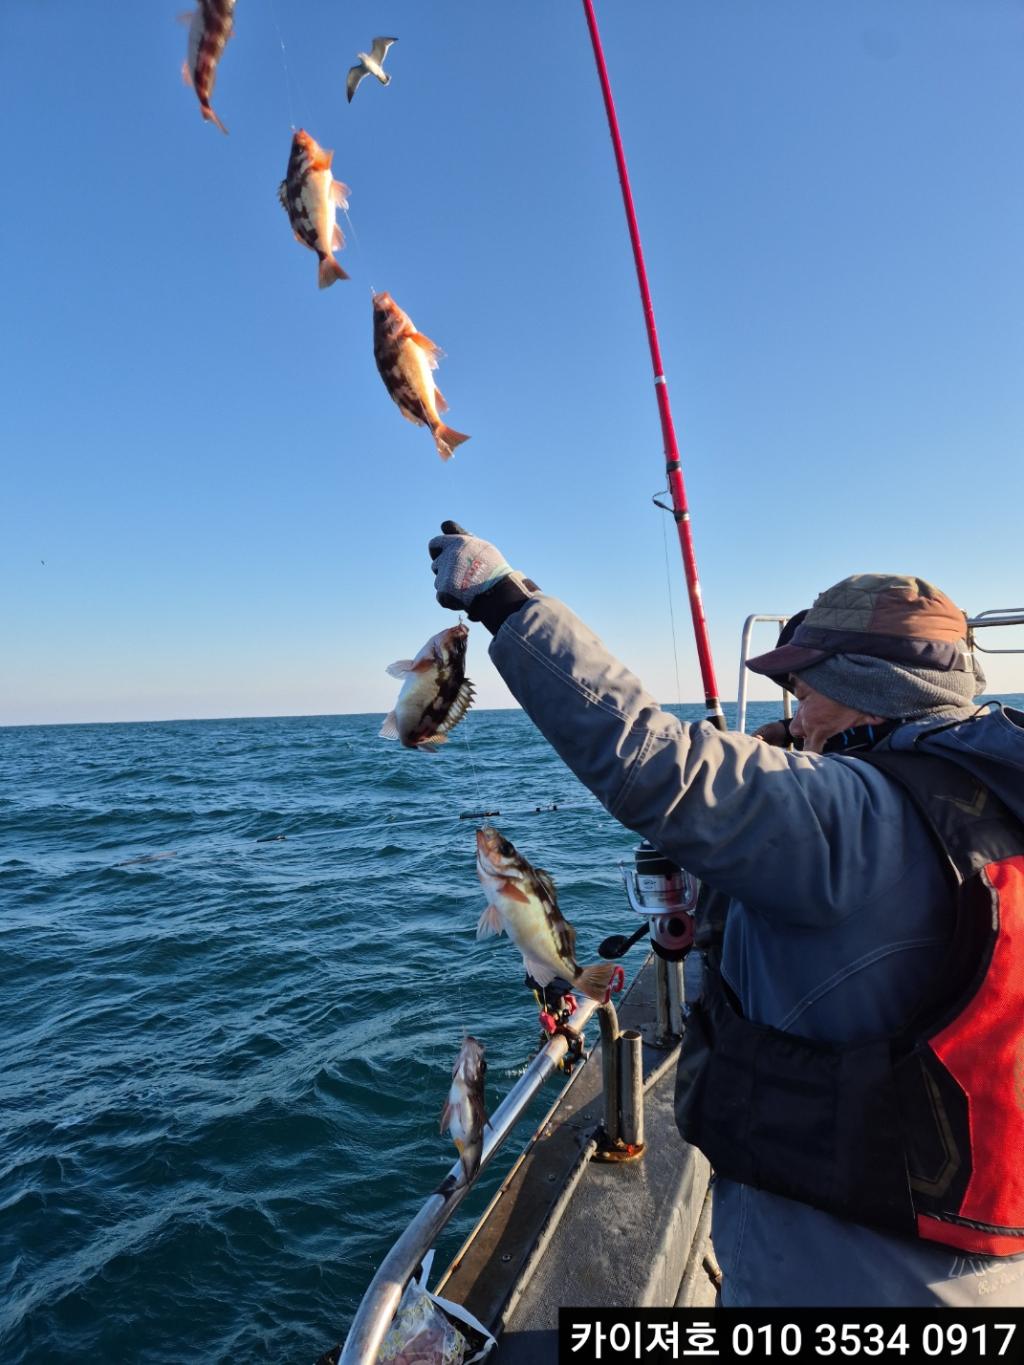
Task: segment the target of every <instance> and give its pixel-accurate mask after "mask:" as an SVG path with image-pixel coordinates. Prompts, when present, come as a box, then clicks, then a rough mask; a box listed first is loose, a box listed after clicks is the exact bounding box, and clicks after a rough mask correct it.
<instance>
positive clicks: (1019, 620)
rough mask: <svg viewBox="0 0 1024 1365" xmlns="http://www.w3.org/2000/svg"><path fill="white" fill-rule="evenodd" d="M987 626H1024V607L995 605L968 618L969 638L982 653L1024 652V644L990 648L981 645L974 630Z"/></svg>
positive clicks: (973, 646)
mask: <svg viewBox="0 0 1024 1365" xmlns="http://www.w3.org/2000/svg"><path fill="white" fill-rule="evenodd" d="M985 626H1024V607H993V608H992V609H991V611H980V612H978V614H977V616H969V617H968V618H967V629H968V631H969V635H968V639H969V641H970V644H971V648H972V649H976V650H978V651H979V652H980V653H982V654H1024V645H1019V646H1018V647H1017V648H1016V649H989V648H988V647H987V646H986V645H979V644H978V642H977V640H976V639H975V638H974V632H975V631H976V630H979V629H981V628H983V627H985Z"/></svg>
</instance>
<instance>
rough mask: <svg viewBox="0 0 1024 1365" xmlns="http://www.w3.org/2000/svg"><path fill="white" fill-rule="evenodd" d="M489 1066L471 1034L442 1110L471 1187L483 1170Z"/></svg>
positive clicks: (464, 1043) (443, 1126)
mask: <svg viewBox="0 0 1024 1365" xmlns="http://www.w3.org/2000/svg"><path fill="white" fill-rule="evenodd" d="M486 1075H487V1063H486V1061H485V1060H484V1045H483V1043H481V1042H478V1041H477V1039H476V1038H474V1037H473V1035H472V1034H471V1033H467V1034H466V1036H465V1038H464V1039H463V1040H462V1047H461V1048H459V1055H458V1056H457V1057H456V1058H455V1065H454V1066H453V1067H452V1083H451V1087H450V1089H449V1091H448V1098H447V1099H446V1100H445V1104H444V1108H443V1109H442V1110H441V1132H442V1133H443V1132H444V1131H445V1129H446V1128H447V1129H448V1131H449V1132H450V1133H451V1135H452V1141H453V1142H454V1143H455V1148H456V1150H457V1151H458V1154H459V1159H460V1160H461V1162H462V1173H463V1176H464V1177H465V1183H466V1184H467V1185H468V1184H469V1183H470V1181H471V1180H472V1179H473V1177H474V1176H475V1175H476V1173H477V1171H478V1170H479V1168H480V1158H481V1156H482V1155H483V1150H484V1125H485V1124H486V1123H487V1121H488V1120H487V1114H486V1111H485V1110H484V1077H485V1076H486Z"/></svg>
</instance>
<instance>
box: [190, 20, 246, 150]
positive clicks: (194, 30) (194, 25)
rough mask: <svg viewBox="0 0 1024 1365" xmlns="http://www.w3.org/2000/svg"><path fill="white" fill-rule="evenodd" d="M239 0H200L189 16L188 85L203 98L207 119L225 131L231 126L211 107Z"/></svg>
mask: <svg viewBox="0 0 1024 1365" xmlns="http://www.w3.org/2000/svg"><path fill="white" fill-rule="evenodd" d="M234 16H235V0H199V4H198V5H197V7H196V8H195V9H194V10H193V11H192V12H191V14H187V15H183V16H182V18H183V19H188V20H189V21H190V22H189V28H188V56H187V57H186V58H185V63H184V65H183V66H182V68H181V74H182V78H183V79H184V81H185V84H186V85H191V86H192V88H193V90H194V91H195V92H196V98H197V99H198V100H199V110H200V113H201V114H202V116H203V118H204V119H207V120H208V121H209V122H210V123H215V124H216V125H217V127H218V128H219V129H220V130H221V132H222V133H226V132H227V129H226V128H225V127H224V125H223V123H221V121H220V119H219V118H218V117H217V115H216V114H215V113H214V112H213V109H212V108H211V107H210V101H211V100H212V99H213V86H214V82H215V81H216V79H217V63H218V62H219V61H220V59H221V54H222V53H223V51H224V46H225V44H226V43H227V40H228V39H229V38H230V37H231V34H232V33H233V32H234V27H235V17H234Z"/></svg>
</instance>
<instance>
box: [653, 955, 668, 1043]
mask: <svg viewBox="0 0 1024 1365" xmlns="http://www.w3.org/2000/svg"><path fill="white" fill-rule="evenodd" d="M654 971H655V981H656V983H657V986H656V992H655V1001H656V1003H657V1007H658V1038H659V1040H661V1041H664V1040H665V1039H667V1038H668V1037H669V1035H670V1034H671V1032H672V1022H671V1019H670V1018H669V1008H668V963H667V962H666V961H665V959H664V958H663V957H660V956H659V957H657V958H656V959H655V962H654Z"/></svg>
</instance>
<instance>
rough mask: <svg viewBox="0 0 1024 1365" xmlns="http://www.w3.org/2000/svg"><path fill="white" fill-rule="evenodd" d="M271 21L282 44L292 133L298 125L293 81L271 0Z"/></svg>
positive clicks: (282, 63)
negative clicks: (293, 95) (293, 96)
mask: <svg viewBox="0 0 1024 1365" xmlns="http://www.w3.org/2000/svg"><path fill="white" fill-rule="evenodd" d="M270 20H271V23H272V24H273V25H274V28H275V29H277V41H278V42H279V43H280V44H281V65H282V66H283V67H284V79H285V86H286V88H287V91H288V117H289V119H290V120H291V125H292V132H293V133H294V132H295V131H296V128H297V127H298V125H297V124H296V122H295V101H294V100H293V98H292V79H291V75H290V74H289V71H288V54H287V52H286V51H285V46H284V38H283V37H282V36H281V26H280V24H279V23H278V22H277V9H276V7H275V5H274V0H270Z"/></svg>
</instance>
